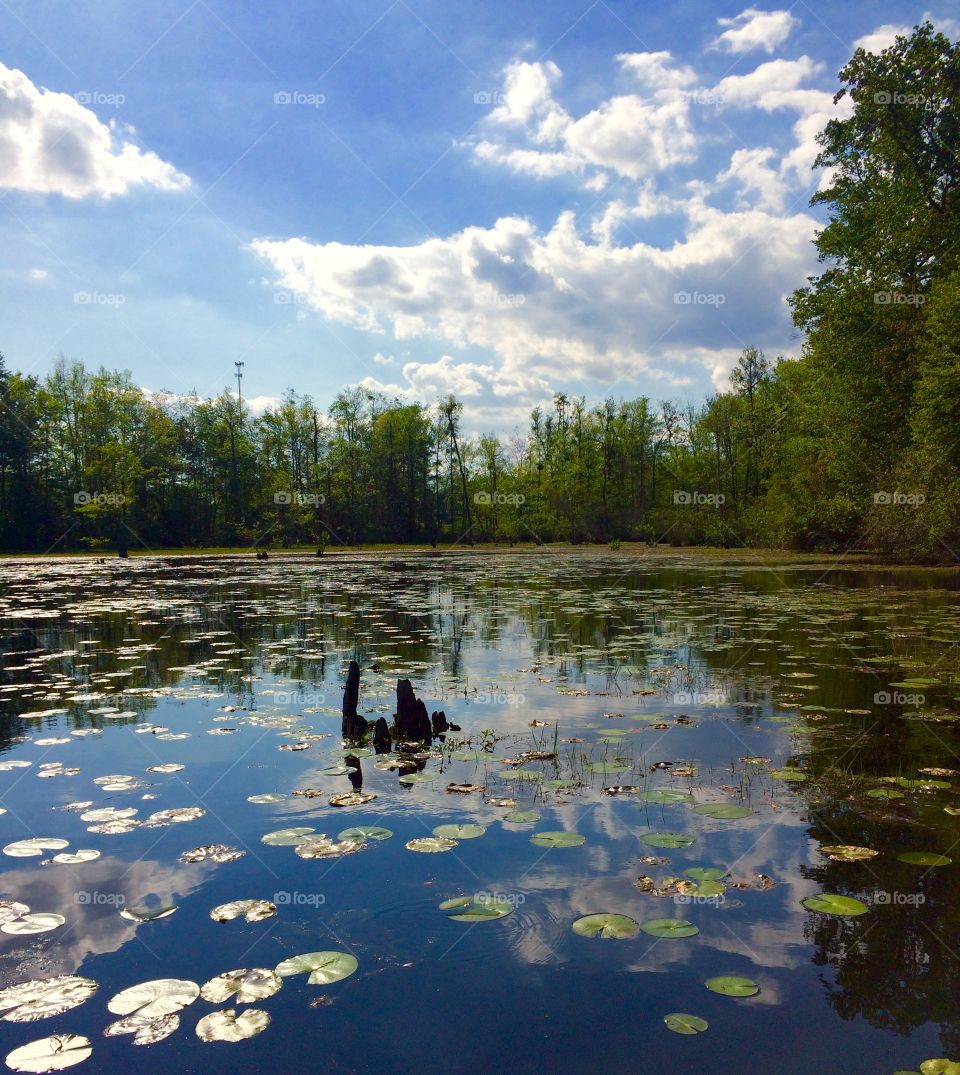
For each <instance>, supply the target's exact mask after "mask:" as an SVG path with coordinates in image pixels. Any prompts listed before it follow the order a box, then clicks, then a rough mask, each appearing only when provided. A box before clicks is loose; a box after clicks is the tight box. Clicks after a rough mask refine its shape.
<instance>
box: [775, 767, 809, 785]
mask: <svg viewBox="0 0 960 1075" xmlns="http://www.w3.org/2000/svg"><path fill="white" fill-rule="evenodd" d="M770 775H771V776H775V777H776V778H777V780H787V781H792V782H793V783H795V784H799V783H802V781H804V780H807V779H809V778H808V776H807V774H806V773H805V772H804V771H803V770H802V769H795V768H793V766H789V765H788V766H786V767H785V768H783V769H771V770H770Z"/></svg>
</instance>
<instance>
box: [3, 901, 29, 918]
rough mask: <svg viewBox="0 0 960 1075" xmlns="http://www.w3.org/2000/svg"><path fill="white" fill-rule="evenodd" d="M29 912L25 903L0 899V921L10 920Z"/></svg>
mask: <svg viewBox="0 0 960 1075" xmlns="http://www.w3.org/2000/svg"><path fill="white" fill-rule="evenodd" d="M29 913H30V908H29V907H28V906H27V905H26V904H25V903H19V902H18V901H17V900H0V923H2V922H12V921H13V920H14V919H15V918H20V917H22V916H23V915H25V914H29Z"/></svg>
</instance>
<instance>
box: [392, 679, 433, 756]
mask: <svg viewBox="0 0 960 1075" xmlns="http://www.w3.org/2000/svg"><path fill="white" fill-rule="evenodd" d="M397 735H398V737H399V738H400V739H416V740H419V741H421V742H422V741H426V742H430V740H431V739H432V738H433V733H432V730H431V727H430V718H429V717H428V716H427V707H426V706H425V705H424V704H423V702H422V701H420V699H419V698H417V696H416V695H415V694H414V693H413V687H412V686H411V685H410V680H409V679H398V680H397Z"/></svg>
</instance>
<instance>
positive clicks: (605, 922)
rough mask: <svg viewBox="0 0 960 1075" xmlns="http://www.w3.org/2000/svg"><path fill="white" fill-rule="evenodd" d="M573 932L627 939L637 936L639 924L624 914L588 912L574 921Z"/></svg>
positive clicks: (583, 935)
mask: <svg viewBox="0 0 960 1075" xmlns="http://www.w3.org/2000/svg"><path fill="white" fill-rule="evenodd" d="M572 928H573V932H574V933H579V934H580V936H581V937H600V938H602V939H603V940H614V941H625V940H629V939H630V938H631V937H636V935H637V930H638V929H639V928H640V926H639V924H638V923H637V922H636V921H635V920H634V919H632V918H628V917H627V916H626V915H622V914H588V915H584V916H583V918H578V919H577V920H576V922H574V923H573V927H572Z"/></svg>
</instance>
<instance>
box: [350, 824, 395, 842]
mask: <svg viewBox="0 0 960 1075" xmlns="http://www.w3.org/2000/svg"><path fill="white" fill-rule="evenodd" d="M391 836H393V832H392V831H391V830H390V829H382V828H380V827H379V826H377V825H355V826H354V827H353V828H352V829H344V830H343V832H341V833H340V835H339V836H338V837H337V839H338V840H359V841H361V842H363V841H364V840H389V839H390V837H391Z"/></svg>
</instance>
